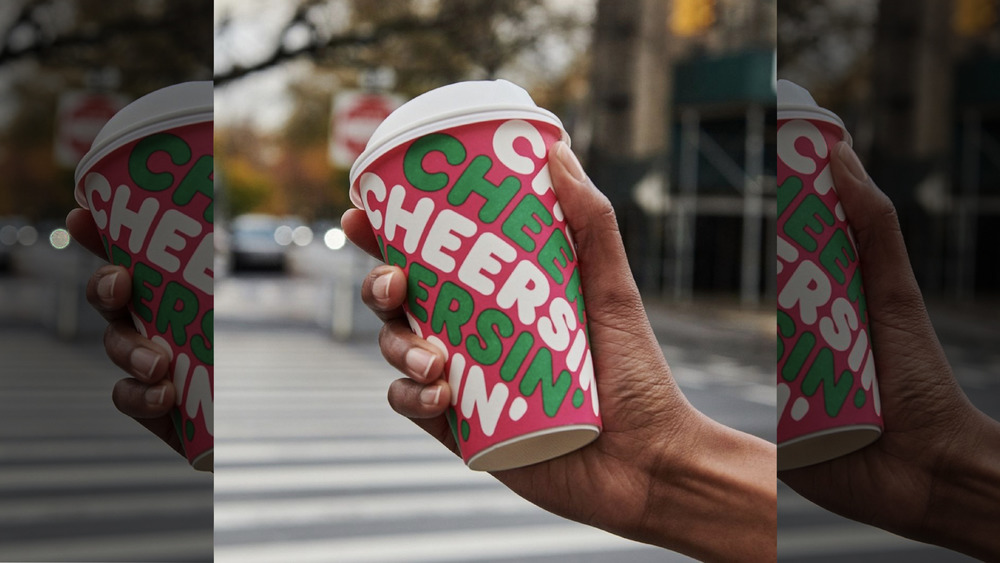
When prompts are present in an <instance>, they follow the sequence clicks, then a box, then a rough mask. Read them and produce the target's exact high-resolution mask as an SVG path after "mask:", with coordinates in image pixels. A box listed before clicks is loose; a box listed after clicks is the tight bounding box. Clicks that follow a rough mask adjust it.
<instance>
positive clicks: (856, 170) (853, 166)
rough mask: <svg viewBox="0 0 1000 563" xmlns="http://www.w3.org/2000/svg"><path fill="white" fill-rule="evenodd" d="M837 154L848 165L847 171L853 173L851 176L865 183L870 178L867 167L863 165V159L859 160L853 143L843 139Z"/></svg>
mask: <svg viewBox="0 0 1000 563" xmlns="http://www.w3.org/2000/svg"><path fill="white" fill-rule="evenodd" d="M837 156H839V157H840V159H841V160H843V161H844V164H845V165H846V166H847V171H848V172H850V173H851V176H854V178H855V179H856V180H857V181H858V182H861V183H864V182H865V180H867V179H868V173H867V172H865V167H864V166H862V164H861V161H860V160H858V155H857V154H855V153H854V149H852V148H851V145H849V144H847V143H845V142H843V141H841V142H840V145H839V146H838V147H837Z"/></svg>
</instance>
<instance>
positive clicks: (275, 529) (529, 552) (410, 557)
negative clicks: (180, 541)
mask: <svg viewBox="0 0 1000 563" xmlns="http://www.w3.org/2000/svg"><path fill="white" fill-rule="evenodd" d="M223 326H225V325H223ZM216 342H217V360H218V361H217V364H218V366H219V369H218V371H217V372H216V376H217V378H216V389H217V396H218V397H219V400H218V401H217V404H216V409H217V410H218V414H219V416H217V420H218V426H217V432H216V434H217V443H216V477H217V479H216V486H215V560H216V561H217V562H219V563H225V562H240V563H253V562H258V561H260V562H271V561H279V560H280V561H287V562H312V561H317V562H318V561H336V562H345V563H350V562H374V561H384V562H388V561H392V562H421V561H427V562H439V561H440V562H446V561H462V562H480V561H519V562H520V561H534V562H538V563H543V562H545V563H554V562H560V561H594V562H597V561H610V560H615V561H621V562H623V563H625V562H647V561H648V562H653V561H656V562H663V561H667V562H672V561H690V559H688V558H685V557H683V556H680V555H676V554H672V553H669V552H665V551H663V550H661V549H657V548H652V547H649V546H646V545H643V544H639V543H635V542H631V541H628V540H625V539H622V538H619V537H617V536H613V535H611V534H608V533H605V532H602V531H599V530H596V529H593V528H589V527H587V526H583V525H580V524H576V523H574V522H569V521H566V520H563V519H561V518H558V517H556V516H553V515H551V514H548V513H547V512H544V511H542V510H541V509H539V508H537V507H535V506H533V505H531V504H530V503H528V502H527V501H525V500H523V499H521V498H520V497H518V496H517V495H515V494H514V493H512V492H510V491H509V490H507V489H506V488H504V487H503V486H502V485H500V484H499V483H498V482H497V481H495V480H494V479H493V478H492V477H491V476H489V475H488V474H485V473H478V472H474V471H471V470H469V469H467V468H466V467H465V466H464V465H463V464H462V463H461V461H460V460H459V459H458V458H456V457H455V456H453V455H452V454H451V453H450V452H448V451H447V450H445V449H444V448H443V447H442V446H441V445H440V444H438V443H437V442H436V441H434V440H433V439H432V438H430V437H429V436H427V435H425V434H424V433H423V432H422V431H420V430H419V429H418V428H417V427H416V426H415V425H413V424H412V423H410V422H409V421H407V420H405V419H404V418H402V417H400V416H398V415H396V414H395V413H394V412H392V410H391V409H390V408H389V406H388V404H387V403H386V400H385V393H386V388H387V386H388V383H389V382H390V381H391V380H392V379H393V378H395V377H396V375H395V374H394V372H393V371H392V370H391V368H389V367H388V365H387V364H386V363H385V361H384V360H383V359H382V356H381V354H380V353H379V351H378V349H377V347H376V346H375V345H374V343H359V342H352V343H350V344H342V343H337V342H335V341H333V340H331V339H330V338H329V337H327V336H325V335H323V334H322V333H319V332H316V331H308V330H298V329H284V330H281V329H275V330H261V329H259V328H254V329H233V328H230V329H228V330H219V331H218V332H217V334H216Z"/></svg>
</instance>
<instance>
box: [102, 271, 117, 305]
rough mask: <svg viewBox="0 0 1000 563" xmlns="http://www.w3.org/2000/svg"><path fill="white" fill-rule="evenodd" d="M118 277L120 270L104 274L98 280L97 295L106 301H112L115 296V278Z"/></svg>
mask: <svg viewBox="0 0 1000 563" xmlns="http://www.w3.org/2000/svg"><path fill="white" fill-rule="evenodd" d="M117 279H118V272H115V273H113V274H110V275H107V276H104V277H102V278H101V280H100V281H99V282H97V296H98V297H100V298H101V299H103V300H105V301H110V300H111V299H112V298H113V297H114V296H115V280H117Z"/></svg>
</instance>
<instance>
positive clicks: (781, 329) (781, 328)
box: [778, 310, 795, 361]
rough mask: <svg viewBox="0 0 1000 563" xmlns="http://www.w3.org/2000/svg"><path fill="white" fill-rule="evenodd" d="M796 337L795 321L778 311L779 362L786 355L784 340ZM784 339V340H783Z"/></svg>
mask: <svg viewBox="0 0 1000 563" xmlns="http://www.w3.org/2000/svg"><path fill="white" fill-rule="evenodd" d="M793 336H795V321H794V320H792V316H791V315H789V314H788V313H786V312H784V311H780V310H779V311H778V337H779V338H778V361H781V357H782V356H784V355H785V341H784V338H791V337H793ZM782 337H783V338H782Z"/></svg>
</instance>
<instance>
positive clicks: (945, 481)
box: [922, 411, 1000, 560]
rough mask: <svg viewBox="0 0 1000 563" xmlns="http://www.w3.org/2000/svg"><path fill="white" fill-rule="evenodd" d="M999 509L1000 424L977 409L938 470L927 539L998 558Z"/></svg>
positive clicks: (924, 531) (927, 519)
mask: <svg viewBox="0 0 1000 563" xmlns="http://www.w3.org/2000/svg"><path fill="white" fill-rule="evenodd" d="M997 507H1000V422H997V421H995V420H992V419H990V418H989V417H987V416H986V415H984V414H982V413H980V412H979V411H975V412H974V414H972V415H971V416H970V420H969V422H968V423H966V424H965V425H964V427H963V430H962V432H961V434H960V435H959V436H957V437H956V439H955V440H954V443H953V444H952V447H950V448H949V450H948V452H947V453H946V455H944V456H942V459H941V461H940V462H939V463H938V464H937V465H936V467H935V469H934V474H933V482H932V488H931V494H930V496H929V499H928V504H927V512H926V517H925V519H924V523H923V526H922V536H923V537H924V538H926V539H924V541H928V542H931V543H934V544H937V545H941V546H944V547H947V548H949V549H954V550H956V551H960V552H963V553H966V554H968V555H971V556H973V557H977V558H980V559H983V560H996V559H998V558H1000V534H997V529H998V528H1000V516H998V512H997ZM922 539H923V538H922Z"/></svg>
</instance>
